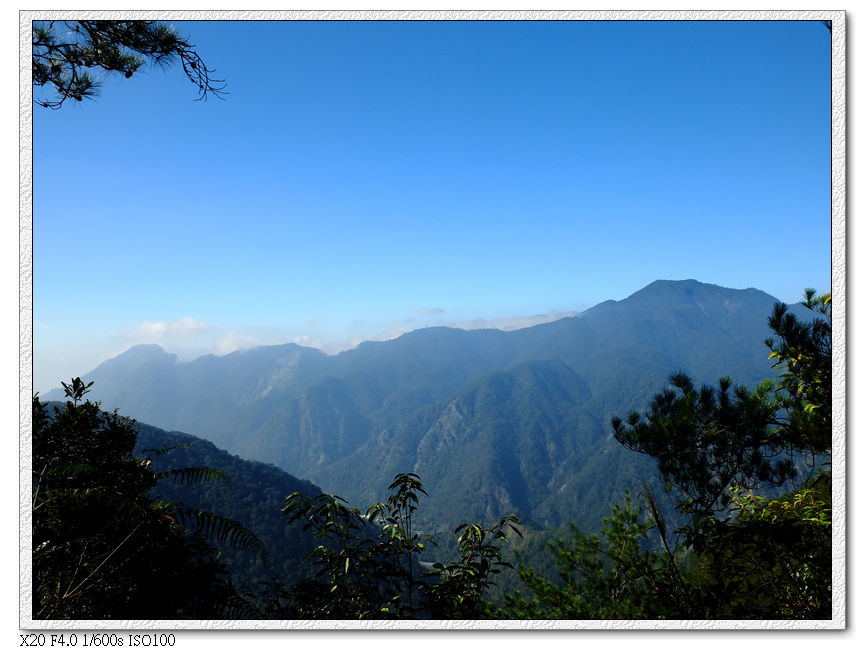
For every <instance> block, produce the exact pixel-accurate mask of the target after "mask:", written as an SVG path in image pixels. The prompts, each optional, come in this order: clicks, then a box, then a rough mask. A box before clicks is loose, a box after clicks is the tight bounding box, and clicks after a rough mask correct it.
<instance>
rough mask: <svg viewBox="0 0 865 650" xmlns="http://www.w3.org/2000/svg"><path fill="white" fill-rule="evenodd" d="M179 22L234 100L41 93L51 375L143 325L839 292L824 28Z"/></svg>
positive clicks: (365, 325)
mask: <svg viewBox="0 0 865 650" xmlns="http://www.w3.org/2000/svg"><path fill="white" fill-rule="evenodd" d="M176 24H177V26H178V28H179V29H181V31H182V32H183V33H184V34H187V35H189V37H190V39H191V40H192V42H193V43H195V45H196V47H197V50H198V51H199V53H200V54H201V56H202V57H203V59H204V60H205V61H206V62H207V64H208V65H209V66H211V67H213V68H214V69H215V70H216V74H217V76H218V77H219V78H225V79H226V80H227V82H228V90H229V92H230V93H231V94H230V95H229V96H228V98H227V99H226V100H225V101H216V100H210V101H208V102H206V103H203V102H194V101H192V99H194V97H195V93H194V90H193V89H192V88H190V87H189V85H188V83H187V82H186V81H185V79H183V77H182V74H180V73H179V72H178V71H177V70H172V69H167V70H164V71H163V70H155V69H147V70H145V71H144V72H143V73H142V74H140V75H139V74H136V75H135V76H134V77H133V78H132V79H130V80H125V79H112V78H108V79H106V80H105V86H104V89H103V92H102V94H101V95H100V96H99V97H98V98H96V99H95V100H94V101H88V102H82V103H81V104H79V105H75V106H70V107H68V108H67V107H64V108H63V109H61V110H59V111H45V110H42V109H39V108H38V107H34V118H33V119H34V121H33V142H34V203H33V206H34V260H33V272H34V283H33V286H34V344H35V345H34V365H35V370H34V380H35V386H34V388H35V389H39V388H40V387H43V388H44V387H46V386H49V385H50V386H54V385H56V384H57V382H58V381H59V380H60V379H61V378H64V377H65V376H66V375H67V374H69V372H73V373H74V372H84V371H85V370H87V369H89V368H92V367H95V365H97V364H98V362H99V361H101V360H104V356H105V355H106V354H109V352H108V350H109V349H110V350H111V351H112V352H115V353H116V352H119V351H122V350H120V349H117V348H118V343H120V342H123V341H124V340H128V341H129V342H130V343H133V342H143V340H142V337H144V339H146V338H147V337H150V338H151V339H152V338H154V337H156V338H158V337H160V336H162V337H164V336H168V335H177V336H180V335H183V336H187V335H188V336H198V337H199V338H203V337H205V335H207V336H210V337H211V339H213V342H210V343H208V344H207V345H210V346H211V347H212V346H214V345H216V344H217V343H218V341H217V339H218V338H219V337H217V336H216V335H217V334H219V335H220V336H222V342H221V343H220V345H222V346H223V349H227V348H228V347H231V346H232V345H234V346H248V345H251V344H254V343H256V342H264V343H266V342H287V341H292V340H298V342H300V341H306V342H307V344H309V343H315V342H324V341H353V340H361V339H371V338H380V337H382V336H383V334H382V333H383V332H385V333H386V332H387V331H388V328H389V327H393V326H394V324H397V328H399V327H406V326H407V325H409V324H410V323H409V321H410V320H411V319H415V322H416V323H418V324H421V325H422V324H429V323H430V322H440V321H442V320H443V319H444V317H445V316H446V317H447V320H448V321H449V322H454V323H466V322H470V321H474V320H491V319H493V318H496V317H499V316H501V315H502V314H504V315H519V314H545V313H555V312H560V313H568V312H571V311H573V310H574V309H584V308H586V307H589V306H591V305H592V304H596V303H598V302H601V301H603V300H606V299H621V298H624V297H625V296H626V295H628V294H629V293H632V292H633V291H636V290H637V289H639V288H641V287H642V286H645V285H647V284H648V283H650V282H652V281H653V280H656V279H658V278H671V279H681V278H690V277H695V278H698V279H700V280H701V281H704V282H710V283H713V284H719V285H722V286H728V287H748V286H753V287H757V288H759V289H761V290H763V291H766V292H768V293H770V294H772V295H776V296H778V297H779V298H780V299H782V300H785V301H788V302H789V301H795V300H797V299H798V298H799V297H800V295H801V291H802V289H803V288H804V287H806V286H814V287H815V288H817V289H818V290H820V291H822V290H825V289H826V288H827V287H828V284H829V277H830V268H831V260H830V225H831V221H830V202H829V199H830V190H831V187H830V180H831V179H830V175H829V172H830V129H829V125H830V111H831V106H830V100H829V97H830V96H829V88H830V62H831V59H830V43H831V41H830V38H831V36H830V33H829V31H828V30H827V29H826V28H825V27H824V26H822V24H820V23H819V21H805V22H801V23H797V22H791V21H727V22H723V23H718V22H701V21H696V22H677V21H672V22H653V21H647V22H643V23H630V22H616V21H610V22H584V23H578V22H548V21H540V22H512V23H502V22H493V23H490V22H473V23H464V22H459V21H457V22H449V23H448V22H437V21H433V22H422V23H413V22H407V23H376V22H367V23H352V22H347V23H317V22H305V23H282V22H266V23H261V22H244V21H236V22H231V23H226V22H222V21H211V22H185V21H176ZM262 60H265V61H267V60H270V61H278V62H280V66H279V67H278V69H276V70H275V71H274V68H272V67H269V66H262V65H260V62H261V61H262ZM82 189H85V190H86V191H85V192H84V193H83V195H82V200H80V201H76V202H72V203H71V204H70V202H69V201H67V200H66V197H69V196H77V194H76V193H77V192H80V191H81V190H82ZM70 260H74V261H75V262H76V265H75V266H70ZM72 268H74V276H70V271H71V269H72ZM70 277H74V278H75V284H76V286H77V287H83V288H86V291H88V292H91V293H92V295H93V296H94V298H93V299H89V300H88V299H82V297H81V294H80V293H77V292H76V291H70V287H69V278H70ZM394 331H397V332H398V329H395V330H394ZM136 337H138V338H137V339H136V340H134V341H133V339H135V338H136ZM303 337H305V338H303ZM70 340H73V341H75V342H76V344H75V346H74V349H73V346H70V345H69V341H70ZM126 347H128V346H126ZM199 347H202V346H199ZM205 347H206V346H205ZM124 349H125V348H124ZM97 350H99V351H100V352H97ZM100 355H102V356H103V358H100V359H97V358H96V357H98V356H100ZM87 358H90V359H92V360H93V361H95V363H88V362H85V359H87ZM43 378H44V379H43Z"/></svg>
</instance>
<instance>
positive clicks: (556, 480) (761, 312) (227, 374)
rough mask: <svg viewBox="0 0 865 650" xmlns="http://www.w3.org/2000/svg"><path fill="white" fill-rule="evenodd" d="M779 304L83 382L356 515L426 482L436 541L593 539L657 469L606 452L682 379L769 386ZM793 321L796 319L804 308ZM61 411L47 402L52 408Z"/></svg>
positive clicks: (703, 292) (159, 353)
mask: <svg viewBox="0 0 865 650" xmlns="http://www.w3.org/2000/svg"><path fill="white" fill-rule="evenodd" d="M775 302H777V300H776V299H775V298H773V297H772V296H770V295H768V294H766V293H764V292H762V291H758V290H756V289H745V290H735V289H726V288H723V287H719V286H715V285H711V284H704V283H700V282H697V281H695V280H683V281H666V280H659V281H657V282H653V283H652V284H650V285H648V286H647V287H645V288H643V289H641V290H640V291H637V292H636V293H634V294H633V295H631V296H629V297H628V298H625V299H624V300H620V301H612V300H611V301H606V302H603V303H600V304H598V305H596V306H595V307H593V308H591V309H588V310H586V311H584V312H582V313H580V314H578V315H576V316H572V317H567V318H562V319H560V320H557V321H553V322H550V323H544V324H541V325H536V326H534V327H529V328H525V329H521V330H514V331H507V332H506V331H500V330H459V329H450V328H444V327H436V328H428V329H421V330H416V331H414V332H410V333H408V334H405V335H403V336H401V337H399V338H397V339H394V340H391V341H383V342H367V343H363V344H361V345H360V346H358V347H357V348H355V349H353V350H349V351H346V352H342V353H340V354H338V355H336V356H328V355H325V354H324V353H322V352H320V351H318V350H314V349H310V348H304V347H300V346H297V345H294V344H288V345H280V346H269V347H261V348H256V349H253V350H247V351H238V352H234V353H232V354H229V355H226V356H224V357H215V356H206V357H201V358H199V359H196V360H194V361H190V362H179V361H178V360H177V358H176V357H175V356H174V355H172V354H168V353H166V352H164V351H163V350H162V349H161V348H159V347H158V346H154V345H148V346H136V347H134V348H131V349H130V350H128V351H126V352H124V353H123V354H121V355H118V356H117V357H114V358H113V359H109V360H108V361H106V362H105V363H103V364H101V365H100V366H98V367H97V368H95V369H94V370H92V371H91V372H89V373H86V374H85V375H84V376H83V377H82V378H83V379H85V380H86V381H94V382H95V384H94V386H93V393H92V395H93V396H94V399H99V400H101V401H102V403H103V408H105V409H109V410H110V409H114V408H117V409H119V410H120V412H121V413H123V414H126V415H129V416H131V417H135V418H138V419H140V420H144V421H146V422H150V423H153V424H154V425H157V426H160V427H163V428H166V429H179V430H183V431H189V432H191V433H193V434H195V435H198V436H201V437H203V438H206V439H208V440H210V441H212V442H214V443H215V444H217V445H219V446H221V447H224V448H225V449H227V450H229V451H230V452H232V453H235V454H239V455H241V456H243V457H246V458H251V459H258V460H262V461H266V462H271V463H274V464H276V465H278V466H279V467H281V468H283V469H285V470H286V471H288V472H290V473H292V474H295V475H297V476H302V477H304V478H307V479H310V480H313V481H315V482H316V483H318V484H319V485H321V486H322V488H323V489H324V490H326V491H328V492H335V493H337V494H339V495H341V496H343V497H345V498H347V499H349V500H350V501H352V502H355V501H356V502H358V503H362V504H363V503H366V504H369V503H372V502H373V501H374V500H379V499H380V498H382V493H383V491H384V489H385V488H386V487H387V484H388V483H389V481H390V479H391V478H392V477H393V475H394V474H396V473H397V472H404V471H413V472H417V473H418V474H420V475H421V478H422V479H423V481H424V485H425V487H426V489H427V491H428V492H429V493H430V495H431V497H430V500H429V504H428V506H425V508H424V510H425V512H426V516H427V517H428V519H427V525H429V526H432V527H435V528H443V527H447V526H450V525H451V524H452V523H454V522H455V521H457V520H460V521H461V520H463V519H468V518H472V517H485V518H490V519H491V518H494V517H497V516H499V515H503V514H508V513H510V512H518V513H519V514H520V515H521V516H522V517H523V518H525V519H526V520H527V521H529V522H531V523H532V524H533V525H537V526H542V527H546V526H553V525H559V524H561V523H562V522H565V521H568V520H571V519H580V520H586V521H591V522H592V524H593V525H596V524H597V523H598V522H599V521H600V517H601V516H603V515H605V514H607V513H608V511H609V505H610V503H612V502H614V501H618V500H621V497H622V491H623V490H624V488H625V487H628V486H629V485H632V484H634V481H635V477H637V476H644V477H646V478H649V477H650V476H653V475H654V466H653V465H652V464H651V463H649V462H648V461H647V460H646V459H645V458H643V457H641V456H638V455H635V454H633V453H631V452H627V451H625V450H624V449H622V448H621V447H620V446H619V445H618V444H617V443H616V442H615V441H614V440H612V439H611V429H610V425H609V421H610V418H611V417H612V416H613V415H620V416H623V415H626V414H627V413H628V412H629V411H631V410H640V409H643V408H645V406H646V405H647V403H648V401H649V400H650V399H651V397H652V396H653V395H654V394H655V393H657V392H658V391H660V390H662V389H663V388H664V387H665V386H666V384H667V377H668V376H669V375H670V374H671V373H672V372H676V371H680V370H681V371H685V372H687V373H689V374H690V375H691V376H692V377H693V378H694V379H695V380H696V381H697V382H698V383H715V382H716V381H717V379H718V378H719V377H721V376H726V375H729V376H732V377H733V380H734V382H735V383H737V384H746V385H753V384H754V383H755V382H757V381H759V380H760V379H763V378H765V377H767V376H771V375H772V372H771V369H770V364H769V362H768V361H767V356H768V349H767V348H766V347H765V345H764V343H763V341H764V339H765V338H766V337H767V336H768V335H769V330H768V327H767V325H766V319H767V318H768V316H769V313H770V311H771V309H772V306H773V305H774V303H775ZM794 311H795V309H794ZM52 396H54V398H55V399H56V398H58V397H57V395H56V394H55V393H49V394H48V395H47V396H46V398H51V397H52Z"/></svg>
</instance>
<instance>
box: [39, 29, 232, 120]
mask: <svg viewBox="0 0 865 650" xmlns="http://www.w3.org/2000/svg"><path fill="white" fill-rule="evenodd" d="M146 62H150V63H152V64H154V65H160V66H166V65H170V64H172V63H175V62H179V63H180V66H181V68H182V69H183V72H184V74H185V75H186V77H187V79H189V81H191V82H192V83H193V84H194V85H195V86H196V87H197V88H198V98H199V99H206V98H207V97H208V96H209V95H215V96H217V97H220V96H222V95H223V94H224V89H225V84H224V82H222V81H221V80H217V79H213V78H212V76H211V75H212V74H213V70H211V69H210V68H208V67H207V66H206V65H205V63H204V61H203V60H202V59H201V56H199V54H198V53H197V52H196V51H195V49H194V46H193V45H192V44H191V43H190V42H189V40H188V39H186V38H184V37H183V36H181V35H180V34H179V33H178V32H177V31H176V30H175V29H174V28H173V27H171V26H170V25H166V24H163V23H159V22H156V21H152V20H133V21H115V20H79V21H68V20H64V21H36V22H34V23H33V86H34V87H47V88H48V89H50V90H51V91H53V92H52V93H49V96H46V97H43V98H41V99H38V100H36V103H37V104H39V105H40V106H43V107H45V108H55V109H56V108H60V107H61V106H62V105H63V104H64V102H65V101H66V100H67V99H73V100H75V101H79V102H80V101H81V100H82V99H85V98H92V97H93V96H95V95H96V93H97V92H98V90H99V86H100V85H101V81H100V80H99V79H98V78H96V77H95V76H94V71H102V72H104V73H118V74H122V75H123V76H124V77H126V78H127V79H128V78H130V77H132V76H133V75H134V74H135V73H136V72H137V71H138V70H140V69H141V67H142V66H143V65H144V64H145V63H146Z"/></svg>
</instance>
